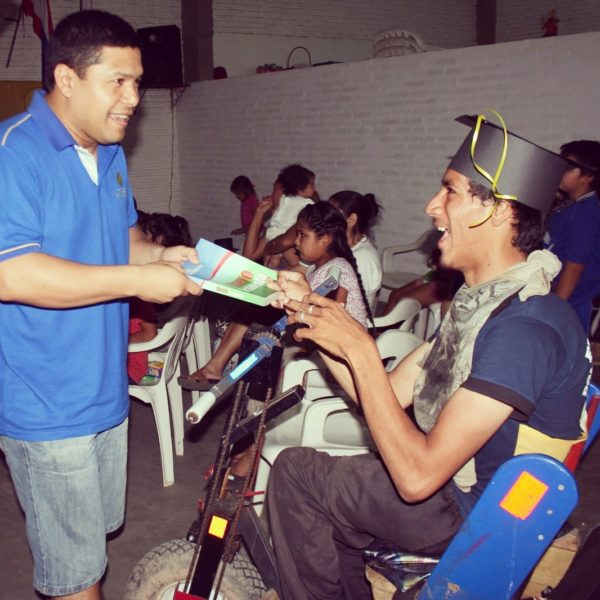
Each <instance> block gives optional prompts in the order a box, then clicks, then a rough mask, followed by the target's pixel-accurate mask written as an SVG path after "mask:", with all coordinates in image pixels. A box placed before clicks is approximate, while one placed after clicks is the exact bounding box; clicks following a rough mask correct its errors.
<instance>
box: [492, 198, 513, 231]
mask: <svg viewBox="0 0 600 600" xmlns="http://www.w3.org/2000/svg"><path fill="white" fill-rule="evenodd" d="M513 218H514V210H513V207H512V204H511V203H510V202H506V201H502V200H501V201H500V202H498V206H497V207H496V210H495V211H494V214H493V215H492V218H491V221H492V225H494V226H495V227H497V226H499V225H502V224H503V223H505V222H506V221H508V220H511V219H513Z"/></svg>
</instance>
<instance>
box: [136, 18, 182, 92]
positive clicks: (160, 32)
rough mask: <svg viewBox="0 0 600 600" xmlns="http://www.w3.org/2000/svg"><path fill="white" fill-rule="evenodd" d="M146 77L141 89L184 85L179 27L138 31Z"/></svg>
mask: <svg viewBox="0 0 600 600" xmlns="http://www.w3.org/2000/svg"><path fill="white" fill-rule="evenodd" d="M138 35H139V38H140V45H141V47H142V62H143V64H144V76H143V78H142V83H141V87H144V88H171V87H181V86H182V85H183V70H182V62H181V33H180V32H179V27H177V25H161V26H160V27H144V28H142V29H138Z"/></svg>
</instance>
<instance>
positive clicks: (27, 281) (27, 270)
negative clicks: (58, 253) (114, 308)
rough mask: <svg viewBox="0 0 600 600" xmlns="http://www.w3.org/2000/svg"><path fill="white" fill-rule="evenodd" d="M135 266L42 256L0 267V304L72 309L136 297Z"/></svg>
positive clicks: (25, 257) (14, 260)
mask: <svg viewBox="0 0 600 600" xmlns="http://www.w3.org/2000/svg"><path fill="white" fill-rule="evenodd" d="M138 277H140V274H139V267H137V266H130V265H124V266H96V265H84V264H81V263H76V262H73V261H68V260H63V259H61V258H56V257H54V256H50V255H48V254H43V253H41V252H33V253H31V254H25V255H22V256H18V257H15V258H12V259H9V260H7V261H4V262H3V263H0V300H1V301H2V302H18V303H20V304H30V305H32V306H39V307H43V308H72V307H76V306H86V305H89V304H97V303H99V302H107V301H110V300H115V299H117V298H123V297H127V296H134V295H136V291H137V287H136V281H137V279H138Z"/></svg>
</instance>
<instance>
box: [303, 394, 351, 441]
mask: <svg viewBox="0 0 600 600" xmlns="http://www.w3.org/2000/svg"><path fill="white" fill-rule="evenodd" d="M350 410H351V408H350V404H349V403H348V402H347V401H346V400H344V399H343V398H340V397H334V398H322V399H320V400H316V401H315V402H313V403H312V404H311V405H310V406H309V407H308V408H307V409H306V412H305V413H304V423H303V425H302V435H301V437H300V446H307V447H309V448H319V449H325V448H356V450H359V449H360V448H361V447H358V446H347V445H344V444H332V443H331V442H328V441H326V440H325V438H324V436H323V433H324V430H325V421H326V420H327V417H328V416H329V415H332V414H333V413H335V412H339V411H350Z"/></svg>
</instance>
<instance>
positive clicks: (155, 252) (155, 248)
mask: <svg viewBox="0 0 600 600" xmlns="http://www.w3.org/2000/svg"><path fill="white" fill-rule="evenodd" d="M163 250H164V247H163V246H160V245H159V244H156V243H154V242H151V241H149V240H147V239H146V238H145V237H144V236H143V234H142V232H141V231H140V230H139V229H137V227H134V228H133V229H130V231H129V264H131V265H145V264H146V263H149V262H155V261H157V260H160V257H161V254H162V252H163Z"/></svg>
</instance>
